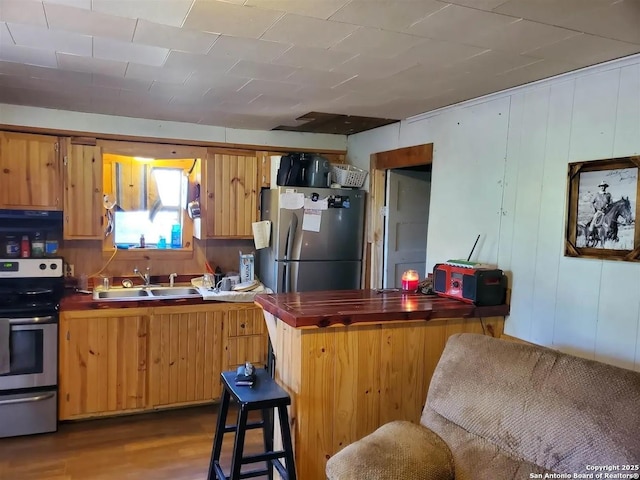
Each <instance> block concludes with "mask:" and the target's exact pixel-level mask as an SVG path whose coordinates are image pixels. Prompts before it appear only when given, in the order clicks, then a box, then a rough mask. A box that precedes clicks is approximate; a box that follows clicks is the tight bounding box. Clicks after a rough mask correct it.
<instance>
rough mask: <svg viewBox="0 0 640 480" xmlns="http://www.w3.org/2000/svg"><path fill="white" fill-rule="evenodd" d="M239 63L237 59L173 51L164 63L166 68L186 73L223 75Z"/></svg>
mask: <svg viewBox="0 0 640 480" xmlns="http://www.w3.org/2000/svg"><path fill="white" fill-rule="evenodd" d="M236 63H237V60H236V59H235V58H213V57H209V56H207V55H196V54H194V53H185V52H178V51H175V50H173V51H171V53H169V56H168V57H167V61H166V62H165V63H164V68H166V69H170V70H179V71H184V72H205V73H207V74H218V75H221V74H223V73H225V72H227V71H228V70H229V69H230V68H231V67H233V66H234V65H235V64H236Z"/></svg>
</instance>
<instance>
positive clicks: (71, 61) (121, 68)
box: [57, 53, 127, 76]
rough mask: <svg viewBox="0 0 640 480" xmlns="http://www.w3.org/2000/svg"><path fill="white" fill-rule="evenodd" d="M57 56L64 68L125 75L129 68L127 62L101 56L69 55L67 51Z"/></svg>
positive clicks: (59, 63)
mask: <svg viewBox="0 0 640 480" xmlns="http://www.w3.org/2000/svg"><path fill="white" fill-rule="evenodd" d="M57 57H58V66H59V67H60V68H62V69H63V70H74V71H76V72H90V73H103V74H105V75H117V76H123V75H124V72H125V70H126V69H127V64H126V63H125V62H116V61H113V60H104V59H101V58H91V57H80V56H78V55H69V54H66V53H58V54H57Z"/></svg>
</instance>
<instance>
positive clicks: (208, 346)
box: [149, 304, 227, 407]
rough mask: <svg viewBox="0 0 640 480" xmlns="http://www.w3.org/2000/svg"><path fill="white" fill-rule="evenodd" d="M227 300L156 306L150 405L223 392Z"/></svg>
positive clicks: (151, 334)
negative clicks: (223, 301)
mask: <svg viewBox="0 0 640 480" xmlns="http://www.w3.org/2000/svg"><path fill="white" fill-rule="evenodd" d="M226 308H227V307H226V305H225V304H215V305H206V306H203V305H190V306H180V307H158V308H154V309H153V310H152V311H153V313H152V315H151V320H150V324H149V406H150V407H159V406H167V405H181V404H189V403H203V402H207V401H211V400H216V399H218V398H220V393H221V385H220V372H221V371H222V354H221V353H222V328H223V321H224V315H225V312H226Z"/></svg>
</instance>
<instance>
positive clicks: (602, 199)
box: [584, 180, 633, 248]
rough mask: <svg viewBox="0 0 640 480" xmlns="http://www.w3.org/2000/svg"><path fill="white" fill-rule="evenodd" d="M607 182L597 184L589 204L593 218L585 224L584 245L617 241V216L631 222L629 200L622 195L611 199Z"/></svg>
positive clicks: (601, 245)
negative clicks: (614, 200) (596, 189)
mask: <svg viewBox="0 0 640 480" xmlns="http://www.w3.org/2000/svg"><path fill="white" fill-rule="evenodd" d="M608 187H609V184H608V183H607V182H605V181H604V180H603V181H601V182H600V183H599V184H598V188H599V189H600V190H598V191H597V192H596V193H595V195H594V196H593V199H592V200H591V205H592V207H593V210H594V213H593V218H591V220H590V221H589V222H588V223H587V224H586V225H585V227H586V228H585V229H584V236H585V246H587V247H597V246H598V245H600V247H602V248H604V244H605V241H612V242H618V241H619V240H620V239H619V238H618V218H619V217H623V218H624V220H625V222H626V223H627V224H631V223H632V222H633V215H632V213H631V202H630V201H629V197H624V196H623V197H622V198H620V200H618V201H616V202H612V201H611V194H610V193H609V192H607V188H608Z"/></svg>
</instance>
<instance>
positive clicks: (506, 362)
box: [326, 334, 640, 480]
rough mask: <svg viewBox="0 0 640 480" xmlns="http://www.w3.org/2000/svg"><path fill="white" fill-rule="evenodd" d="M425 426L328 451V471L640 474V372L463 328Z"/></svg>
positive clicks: (400, 426)
mask: <svg viewBox="0 0 640 480" xmlns="http://www.w3.org/2000/svg"><path fill="white" fill-rule="evenodd" d="M420 424H421V425H417V424H413V423H410V422H391V423H389V424H387V425H384V426H382V427H380V428H379V429H378V430H376V431H375V432H373V433H372V434H371V435H369V436H367V437H365V438H363V439H361V440H359V441H358V442H355V443H353V444H351V445H349V446H347V447H346V448H344V449H343V450H341V451H340V452H338V453H337V454H336V455H334V456H333V457H332V458H331V459H329V461H328V462H327V468H326V473H327V477H328V478H329V480H353V479H363V480H364V479H366V480H382V479H385V480H391V479H398V480H400V479H402V480H419V479H454V478H455V479H456V480H467V479H479V480H484V479H487V480H488V479H491V480H493V479H510V480H518V479H523V480H524V479H529V478H545V475H544V474H545V473H556V474H569V475H570V477H566V476H547V477H546V478H576V477H574V474H580V473H582V474H592V475H593V476H592V477H589V476H587V477H581V478H598V477H597V476H596V475H597V474H598V473H603V474H604V473H608V474H612V473H620V474H627V475H633V474H638V473H640V471H639V470H637V468H638V464H640V373H639V372H633V371H631V370H625V369H622V368H617V367H614V366H611V365H606V364H603V363H599V362H595V361H591V360H585V359H582V358H578V357H574V356H571V355H566V354H563V353H560V352H557V351H554V350H550V349H547V348H543V347H538V346H534V345H527V344H523V343H516V342H511V341H508V340H499V339H495V338H491V337H487V336H484V335H475V334H458V335H454V336H452V337H451V338H450V339H449V341H448V343H447V346H446V348H445V350H444V353H443V354H442V357H441V359H440V362H439V363H438V366H437V368H436V371H435V373H434V375H433V378H432V379H431V385H430V387H429V393H428V395H427V402H426V405H425V407H424V410H423V412H422V418H421V419H420ZM625 466H626V467H625ZM598 468H608V469H615V468H619V470H601V471H599V470H598ZM625 468H626V470H625ZM538 474H540V475H539V476H538ZM600 478H606V477H604V476H603V477H600ZM609 478H615V477H609ZM617 478H638V477H633V476H619V477H617Z"/></svg>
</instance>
